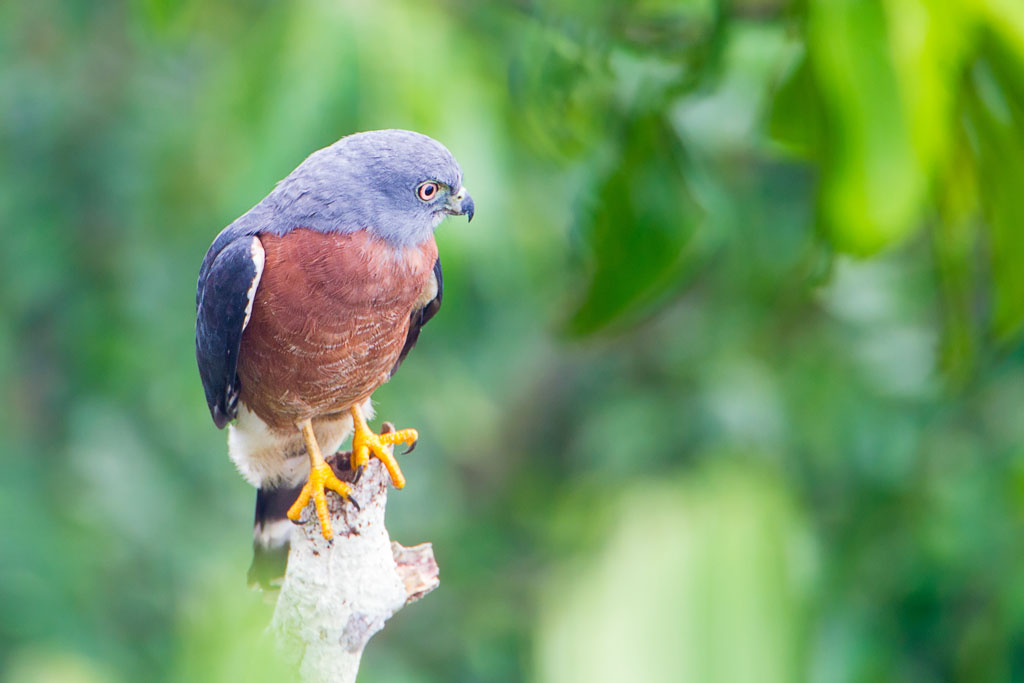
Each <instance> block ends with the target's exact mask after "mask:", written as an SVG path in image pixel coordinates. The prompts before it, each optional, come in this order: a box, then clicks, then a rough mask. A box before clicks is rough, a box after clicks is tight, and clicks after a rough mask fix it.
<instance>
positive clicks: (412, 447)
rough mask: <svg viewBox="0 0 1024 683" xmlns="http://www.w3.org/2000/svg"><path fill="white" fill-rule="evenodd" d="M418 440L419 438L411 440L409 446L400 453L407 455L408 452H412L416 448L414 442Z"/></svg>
mask: <svg viewBox="0 0 1024 683" xmlns="http://www.w3.org/2000/svg"><path fill="white" fill-rule="evenodd" d="M419 442H420V440H419V439H416V440H415V441H413V442H412V443H411V444H409V448H408V449H407V450H405V451H403V452H402V455H409V454H410V453H412V452H413V451H414V450H416V444H418V443H419Z"/></svg>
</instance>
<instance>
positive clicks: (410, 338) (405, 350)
mask: <svg viewBox="0 0 1024 683" xmlns="http://www.w3.org/2000/svg"><path fill="white" fill-rule="evenodd" d="M434 282H435V283H436V285H437V290H436V293H435V294H434V296H433V297H430V298H429V299H428V300H427V302H426V303H425V304H424V305H423V306H422V307H420V306H417V307H416V308H414V309H413V311H412V314H411V315H410V316H409V332H408V333H407V334H406V335H405V344H404V345H403V346H402V353H401V354H400V355H399V356H398V360H397V361H395V366H394V367H393V368H391V375H392V376H394V374H395V373H396V372H397V371H398V366H399V365H401V364H402V361H403V360H405V357H406V356H407V355H409V351H411V350H412V347H414V346H416V340H417V339H419V337H420V329H421V328H422V327H423V326H424V325H426V324H427V323H428V322H429V321H430V319H431V318H433V317H434V316H435V315H437V312H438V311H439V310H441V295H442V293H443V290H444V279H443V278H442V276H441V258H440V257H438V258H437V260H436V261H434Z"/></svg>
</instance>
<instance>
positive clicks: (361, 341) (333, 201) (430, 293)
mask: <svg viewBox="0 0 1024 683" xmlns="http://www.w3.org/2000/svg"><path fill="white" fill-rule="evenodd" d="M473 210H474V206H473V199H472V198H471V197H470V196H469V194H468V193H467V191H466V188H465V187H463V185H462V170H461V168H460V167H459V164H458V163H457V162H456V161H455V158H454V157H453V156H452V154H451V152H449V151H448V150H447V149H446V148H445V147H444V145H442V144H441V143H439V142H437V141H436V140H433V139H431V138H429V137H427V136H425V135H421V134H419V133H414V132H412V131H405V130H377V131H369V132H364V133H356V134H354V135H350V136H347V137H344V138H342V139H340V140H338V141H337V142H335V143H334V144H333V145H330V146H329V147H325V148H324V149H321V150H319V151H317V152H314V153H313V154H311V155H310V156H309V157H308V158H307V159H306V160H305V161H303V162H302V163H301V164H300V165H299V166H298V167H297V168H296V169H295V170H294V171H292V173H291V174H290V175H288V176H287V177H286V178H284V180H282V181H281V182H279V183H278V184H277V186H276V187H275V188H274V190H273V191H272V192H271V193H270V194H269V195H267V196H266V197H265V198H264V199H263V200H262V201H261V202H259V203H258V204H257V205H256V206H254V207H253V208H252V209H250V210H249V211H247V212H246V213H245V214H243V215H242V216H241V217H239V218H238V219H237V220H235V221H234V222H233V223H231V224H230V225H229V226H227V227H226V228H224V230H223V231H221V233H220V234H219V235H218V236H217V238H216V239H215V240H214V241H213V244H212V245H211V246H210V249H209V251H207V253H206V257H205V258H204V259H203V263H202V266H201V268H200V270H199V283H198V287H197V291H196V305H197V315H196V358H197V360H198V363H199V374H200V376H201V378H202V382H203V389H204V390H205V392H206V402H207V404H208V405H209V407H210V414H211V415H212V416H213V421H214V423H215V424H216V425H217V427H218V428H223V427H224V426H225V425H228V451H229V454H230V457H231V459H232V460H233V461H234V463H235V465H236V466H237V468H238V470H239V471H240V472H241V474H242V476H243V477H245V479H246V480H247V481H248V482H249V483H251V484H252V485H253V486H255V487H257V489H258V493H257V500H256V524H255V529H254V536H255V538H254V545H255V549H256V552H257V557H258V556H259V554H260V552H261V551H262V552H264V553H266V554H268V555H273V556H277V557H281V558H283V557H285V556H286V552H287V544H288V537H289V535H290V530H291V529H290V527H291V524H290V523H289V522H288V520H289V519H290V520H292V521H296V520H298V519H299V518H300V516H301V514H302V511H303V509H304V508H305V507H306V506H307V504H308V503H309V501H310V500H312V501H313V504H314V508H315V511H316V515H317V518H318V519H319V522H320V528H321V531H322V533H323V535H324V537H325V538H328V539H329V538H331V537H332V535H333V530H332V529H331V522H330V518H329V515H328V511H327V504H326V491H327V490H331V491H334V492H336V493H338V494H339V495H341V496H342V497H343V498H348V496H349V494H350V493H351V491H352V487H351V486H350V485H349V484H347V483H346V482H343V481H341V480H340V479H338V477H337V476H336V475H335V473H334V471H333V470H332V469H331V466H330V465H329V464H327V462H326V461H325V459H324V456H323V454H324V453H328V454H330V453H334V452H335V451H336V450H337V449H338V447H339V446H340V445H341V443H342V441H343V440H344V439H345V438H346V437H347V436H348V434H349V433H350V432H351V433H352V457H351V465H352V467H353V469H355V470H356V474H357V475H358V473H359V472H361V471H362V468H363V466H365V465H366V463H367V462H369V458H370V457H371V456H373V457H377V458H379V459H380V460H381V461H382V463H383V464H384V466H385V467H386V468H387V470H388V473H389V474H390V476H391V481H392V483H393V484H394V486H395V487H396V488H402V487H403V486H404V485H405V477H404V476H403V475H402V471H401V469H399V467H398V463H397V462H396V461H395V459H394V457H393V455H392V454H391V452H390V448H389V446H391V445H393V444H397V443H405V444H408V445H409V446H410V447H411V446H412V445H414V444H415V442H416V439H417V433H416V431H415V430H413V429H402V430H399V431H394V432H390V433H385V434H377V433H374V432H373V431H372V430H371V429H370V427H369V426H368V424H367V420H368V419H369V418H371V417H373V412H372V407H371V404H370V397H371V396H372V394H373V392H374V390H376V389H377V387H379V386H380V385H381V384H383V383H385V382H387V381H388V379H389V378H390V377H391V376H392V375H393V374H394V373H395V371H396V370H397V369H398V366H399V365H401V363H402V361H403V360H404V359H405V357H406V354H408V353H409V350H410V349H411V348H412V347H413V345H414V344H415V343H416V339H417V337H418V336H419V333H420V328H421V327H423V325H425V324H426V323H427V321H429V320H430V319H431V318H432V317H433V316H434V314H435V313H437V311H438V309H439V308H440V306H441V289H442V282H441V262H440V260H439V259H438V253H437V244H436V243H435V241H434V229H435V228H436V227H437V226H438V224H439V223H440V222H441V221H442V220H443V219H444V218H445V217H446V216H449V215H465V216H468V218H469V220H472V219H473ZM229 423H230V424H229ZM303 455H305V456H307V457H303ZM307 458H308V459H307ZM307 463H308V466H307ZM284 496H288V499H287V501H288V502H291V498H292V497H294V502H291V505H290V507H289V506H288V502H285V501H284V500H282V499H283V497H284ZM285 511H286V512H285ZM282 513H285V514H282Z"/></svg>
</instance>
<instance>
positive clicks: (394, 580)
mask: <svg viewBox="0 0 1024 683" xmlns="http://www.w3.org/2000/svg"><path fill="white" fill-rule="evenodd" d="M391 430H393V427H392V426H391V425H390V424H389V423H384V429H383V430H382V431H385V432H387V431H391ZM349 456H350V453H347V452H346V453H339V454H337V455H336V456H332V457H330V458H328V462H330V463H331V465H332V467H334V468H335V470H336V472H337V473H338V475H339V477H341V478H342V479H343V480H346V481H350V482H351V481H352V480H353V479H354V476H353V473H352V472H351V470H349V468H348V458H349ZM389 483H390V479H389V477H388V474H387V470H385V469H384V467H383V466H382V465H381V463H380V462H379V461H378V460H377V459H376V458H373V459H371V461H370V463H369V464H368V465H367V467H366V470H365V471H364V472H363V475H362V476H361V477H360V478H359V481H358V483H356V484H354V486H355V489H354V491H353V493H352V496H353V498H355V500H356V503H357V505H358V507H357V505H353V504H351V502H343V501H341V499H340V498H339V497H338V496H335V495H333V494H330V495H328V508H329V510H330V513H331V522H332V524H333V526H334V531H335V536H334V538H333V539H332V540H330V541H328V540H326V539H324V537H323V535H322V534H321V533H320V524H319V523H318V522H317V519H316V515H315V514H312V506H309V507H308V508H307V510H306V512H305V513H304V515H303V518H302V520H301V521H300V524H299V526H297V527H296V529H295V533H294V534H293V535H292V543H291V550H290V552H289V555H288V571H287V573H286V574H285V578H284V583H283V584H282V586H281V594H280V596H279V597H278V601H277V606H276V608H275V610H274V616H273V619H272V620H271V625H270V628H271V631H272V632H273V633H274V634H275V636H276V637H277V640H278V642H279V643H280V644H281V645H282V647H283V649H284V651H285V656H287V657H290V658H291V659H293V660H295V662H296V664H297V666H298V669H299V674H300V676H301V678H302V680H304V681H307V682H310V683H313V682H315V683H321V682H328V681H329V682H331V683H335V682H339V683H340V682H350V681H355V678H356V674H357V673H358V670H359V661H360V659H361V657H362V653H363V649H364V648H365V647H366V643H367V642H368V641H369V639H370V638H371V637H372V636H373V634H375V633H377V632H378V631H380V630H381V629H382V628H383V627H384V624H385V622H386V621H387V620H388V619H389V618H390V617H391V616H392V615H393V614H394V613H395V612H397V611H398V610H400V609H401V608H402V607H403V606H405V605H406V604H408V603H410V602H414V601H416V600H418V599H420V598H421V597H423V596H424V595H426V594H427V593H429V592H430V591H432V590H433V589H434V588H437V586H438V585H439V583H440V579H439V578H438V567H437V563H436V562H435V560H434V552H433V548H432V547H431V545H430V544H429V543H423V544H420V545H417V546H413V547H410V548H405V547H403V546H401V545H399V544H398V543H395V542H393V541H391V538H390V536H389V535H388V532H387V528H386V527H385V525H384V512H385V507H386V505H387V492H388V484H389Z"/></svg>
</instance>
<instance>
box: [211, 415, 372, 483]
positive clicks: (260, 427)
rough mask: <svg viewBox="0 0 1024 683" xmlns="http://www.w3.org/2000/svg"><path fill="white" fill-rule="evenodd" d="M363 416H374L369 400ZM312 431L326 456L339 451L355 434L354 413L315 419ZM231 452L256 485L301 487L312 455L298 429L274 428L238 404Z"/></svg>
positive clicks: (230, 429)
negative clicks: (307, 451)
mask: <svg viewBox="0 0 1024 683" xmlns="http://www.w3.org/2000/svg"><path fill="white" fill-rule="evenodd" d="M362 409H363V415H365V416H366V419H367V420H369V419H370V418H371V417H373V406H372V405H371V403H370V399H367V400H366V401H365V402H364V403H363V405H362ZM313 431H314V433H315V434H316V440H317V443H319V444H320V451H321V452H322V453H323V454H324V456H325V457H326V456H328V455H331V454H332V453H336V452H337V451H338V449H339V448H340V447H341V444H342V443H343V442H344V441H345V439H346V438H348V436H349V434H351V433H352V416H351V415H349V414H348V413H347V412H346V413H343V414H341V415H339V416H338V417H337V418H336V419H330V420H328V419H325V418H319V419H315V420H313ZM228 454H229V455H230V456H231V460H232V462H234V463H235V467H237V468H238V471H239V472H240V473H241V475H242V476H243V477H245V480H246V481H247V482H249V483H250V484H252V485H253V486H255V487H257V488H264V487H265V486H266V487H272V488H273V487H278V486H299V485H301V484H303V483H305V481H306V479H307V477H308V476H309V456H308V454H307V453H306V444H305V443H304V442H303V440H302V435H301V434H300V433H299V430H298V428H296V429H295V430H294V431H289V432H277V431H273V430H271V429H270V428H269V427H268V426H267V424H266V423H265V422H263V420H261V419H260V418H259V416H257V415H256V414H255V413H253V412H252V411H250V410H249V409H248V407H246V406H245V404H241V403H240V404H239V406H238V419H237V420H235V422H233V423H232V424H230V425H229V426H228Z"/></svg>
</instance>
